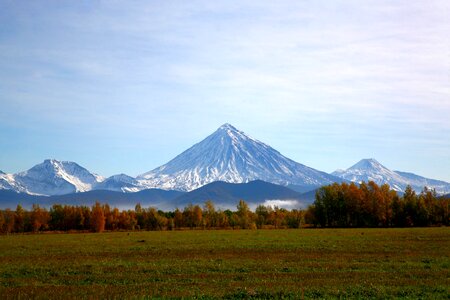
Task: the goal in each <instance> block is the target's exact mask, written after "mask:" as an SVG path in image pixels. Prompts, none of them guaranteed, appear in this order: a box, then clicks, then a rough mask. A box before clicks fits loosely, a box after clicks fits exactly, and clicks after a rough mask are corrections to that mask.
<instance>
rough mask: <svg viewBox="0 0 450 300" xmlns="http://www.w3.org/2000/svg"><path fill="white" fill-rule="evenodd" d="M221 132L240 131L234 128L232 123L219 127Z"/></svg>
mask: <svg viewBox="0 0 450 300" xmlns="http://www.w3.org/2000/svg"><path fill="white" fill-rule="evenodd" d="M219 130H233V131H238V130H237V129H236V127H234V126H233V125H231V124H230V123H225V124H223V125H222V126H220V127H219Z"/></svg>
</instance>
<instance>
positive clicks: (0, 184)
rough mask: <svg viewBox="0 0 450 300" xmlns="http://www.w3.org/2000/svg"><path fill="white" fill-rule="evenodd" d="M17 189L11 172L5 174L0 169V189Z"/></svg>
mask: <svg viewBox="0 0 450 300" xmlns="http://www.w3.org/2000/svg"><path fill="white" fill-rule="evenodd" d="M17 189H18V187H17V184H16V182H15V180H14V176H13V175H12V174H6V173H3V172H2V171H0V190H14V191H16V190H17Z"/></svg>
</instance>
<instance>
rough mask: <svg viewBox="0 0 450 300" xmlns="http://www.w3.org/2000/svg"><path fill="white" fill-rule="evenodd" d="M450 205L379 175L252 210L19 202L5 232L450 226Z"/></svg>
mask: <svg viewBox="0 0 450 300" xmlns="http://www.w3.org/2000/svg"><path fill="white" fill-rule="evenodd" d="M449 206H450V199H449V198H448V197H438V196H437V195H436V193H435V192H434V191H433V190H429V189H426V188H424V190H423V191H422V192H421V193H420V194H416V193H415V192H414V191H413V190H412V188H411V187H409V186H408V187H407V188H406V190H405V192H404V193H403V194H402V195H399V194H398V193H397V192H395V191H393V190H391V189H390V187H389V186H388V185H386V184H385V185H382V186H378V185H377V184H376V183H374V182H373V181H370V182H368V183H365V182H363V183H361V184H358V185H357V184H354V183H350V184H347V183H341V184H338V183H334V184H332V185H328V186H323V187H321V188H320V189H318V190H317V192H316V200H315V202H314V204H313V205H311V206H309V207H308V208H307V209H304V210H299V209H292V210H287V209H284V208H279V207H271V206H264V205H259V206H257V207H256V209H255V210H254V211H252V210H251V209H250V208H249V206H248V204H247V203H246V202H245V201H244V200H240V201H239V203H238V205H237V209H236V210H235V211H231V210H221V209H216V207H215V205H214V203H213V202H212V201H206V202H205V203H204V205H203V206H200V205H192V204H191V205H188V206H186V207H185V208H184V209H176V210H175V211H169V212H165V211H161V210H158V209H157V208H154V207H149V208H143V207H141V205H140V204H137V205H136V207H135V209H134V210H119V209H118V208H111V207H110V206H109V205H108V204H101V203H99V202H97V203H95V205H93V206H92V207H89V206H71V205H59V204H54V205H53V206H52V207H51V208H50V209H49V210H47V209H45V208H42V207H40V206H39V205H33V207H32V209H31V210H25V209H23V207H22V206H21V205H17V207H16V209H15V210H11V209H5V210H2V211H0V232H1V233H3V234H10V233H24V232H43V231H94V232H102V231H105V230H107V231H133V230H182V229H279V228H301V227H412V226H420V227H424V226H448V225H449V223H450V213H449V211H450V210H449Z"/></svg>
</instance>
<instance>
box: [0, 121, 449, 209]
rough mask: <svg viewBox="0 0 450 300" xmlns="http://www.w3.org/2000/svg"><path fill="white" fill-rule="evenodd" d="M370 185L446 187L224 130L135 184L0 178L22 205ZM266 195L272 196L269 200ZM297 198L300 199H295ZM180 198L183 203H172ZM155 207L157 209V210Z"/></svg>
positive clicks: (68, 172) (66, 170) (60, 172)
mask: <svg viewBox="0 0 450 300" xmlns="http://www.w3.org/2000/svg"><path fill="white" fill-rule="evenodd" d="M369 180H373V181H375V182H376V183H377V184H384V183H387V184H389V185H390V186H391V188H393V189H394V190H397V191H404V189H405V188H406V186H407V185H411V186H412V187H413V189H415V190H416V191H417V192H420V191H421V190H422V189H423V187H424V186H426V187H429V188H434V189H436V191H437V192H438V193H440V194H445V193H449V192H450V183H447V182H444V181H439V180H434V179H428V178H424V177H421V176H419V175H415V174H412V173H407V172H401V171H392V170H390V169H388V168H386V167H384V166H383V165H382V164H380V163H379V162H377V161H376V160H375V159H363V160H361V161H359V162H358V163H357V164H355V165H353V166H351V167H350V168H348V169H346V170H337V171H335V172H333V173H331V174H328V173H325V172H322V171H319V170H316V169H313V168H311V167H308V166H305V165H303V164H300V163H298V162H295V161H293V160H291V159H289V158H287V157H285V156H283V155H282V154H281V153H280V152H278V151H277V150H275V149H273V148H272V147H270V146H269V145H267V144H264V143H263V142H260V141H258V140H256V139H254V138H252V137H250V136H248V135H247V134H245V133H244V132H242V131H240V130H238V129H236V128H235V127H233V126H232V125H230V124H224V125H222V126H221V127H220V128H218V129H217V130H216V131H215V132H214V133H212V134H211V135H209V136H208V137H206V138H205V139H204V140H202V141H200V142H199V143H197V144H195V145H194V146H192V147H191V148H189V149H187V150H186V151H184V152H182V153H181V154H180V155H178V156H176V157H175V158H174V159H172V160H171V161H169V162H168V163H166V164H164V165H162V166H160V167H158V168H155V169H153V170H151V171H149V172H146V173H143V174H142V175H139V176H137V177H136V178H135V177H131V176H128V175H125V174H118V175H113V176H111V177H108V178H104V177H102V176H100V175H97V174H95V173H92V172H90V171H88V170H87V169H85V168H84V167H82V166H80V165H78V164H77V163H75V162H69V161H58V160H55V159H47V160H45V161H44V162H42V163H40V164H38V165H36V166H34V167H32V168H31V169H29V170H27V171H24V172H20V173H16V174H6V173H4V172H1V171H0V192H1V193H3V194H2V195H5V194H8V197H10V198H13V197H12V195H13V194H11V192H15V193H20V195H23V197H22V198H27V196H25V195H28V196H30V195H34V196H59V198H58V199H66V198H67V199H69V198H70V199H71V201H75V200H77V199H88V198H89V197H90V196H95V195H100V194H99V193H100V191H108V192H111V193H112V194H108V193H105V192H103V194H102V197H103V196H105V195H110V197H112V198H114V197H115V196H112V195H116V194H114V193H117V195H121V194H122V195H121V196H120V197H119V198H120V199H121V200H120V201H122V202H123V201H126V199H128V200H129V201H133V200H134V199H135V198H133V197H134V196H135V195H133V196H124V195H125V194H136V195H137V196H139V195H141V194H139V193H144V191H145V190H149V189H151V190H153V191H161V190H165V191H170V190H173V191H178V193H179V194H177V195H176V197H175V194H173V195H171V196H168V197H162V198H158V199H159V200H161V201H162V202H164V201H172V202H171V203H172V204H174V205H176V204H177V203H179V204H180V205H181V204H183V203H188V202H195V201H203V200H206V198H209V199H211V200H214V201H216V202H218V201H217V199H219V200H220V201H221V202H223V203H230V202H232V201H234V200H235V199H236V198H244V199H245V198H247V199H246V200H248V199H255V201H256V200H258V201H261V200H264V199H262V198H261V197H260V196H258V197H256V196H255V197H254V198H252V196H253V195H261V194H262V193H263V194H264V193H265V197H266V199H287V198H289V197H290V198H292V199H293V200H299V199H302V197H303V199H305V195H309V196H308V197H307V198H308V199H309V200H311V199H312V197H311V195H313V194H314V190H315V189H317V188H318V187H320V186H322V185H327V184H331V183H333V182H349V181H353V182H361V181H369ZM262 182H264V184H269V185H270V184H271V185H270V186H268V185H265V186H264V189H261V188H262V187H261V186H258V185H262ZM245 183H249V185H246V186H245V189H244V188H242V187H241V186H240V185H239V184H245ZM233 184H238V185H237V186H234V185H233ZM275 185H276V188H275V187H274V186H275ZM244 190H245V192H244ZM294 190H295V191H294ZM205 191H206V192H205ZM236 191H237V192H236ZM262 191H264V192H262ZM270 191H276V192H274V193H272V194H271V192H270ZM308 192H309V193H308ZM300 193H306V194H303V196H302V197H300V196H299V195H300ZM159 194H161V193H159ZM66 195H78V196H70V197H69V196H66ZM287 195H289V197H287ZM61 196H64V197H65V198H64V197H61ZM172 196H173V197H172ZM83 197H84V198H83ZM155 197H156V196H155ZM178 197H181V198H180V199H178V200H176V201H175V199H176V198H178ZM0 198H1V199H3V198H4V197H3V198H2V197H0ZM119 198H118V199H119ZM144 198H145V197H144ZM212 198H216V199H212ZM1 199H0V200H1ZM51 199H52V198H47V200H51ZM89 199H90V198H89ZM114 199H116V198H114ZM141 199H142V197H141ZM145 199H147V198H145ZM199 199H202V200H199ZM155 200H156V199H155ZM159 200H158V201H159ZM158 201H157V202H158ZM161 201H159V202H158V203H159V204H161ZM75 202H76V201H75ZM149 203H150V202H149Z"/></svg>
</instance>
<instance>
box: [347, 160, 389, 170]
mask: <svg viewBox="0 0 450 300" xmlns="http://www.w3.org/2000/svg"><path fill="white" fill-rule="evenodd" d="M373 168H384V169H386V167H385V166H383V165H382V164H380V163H379V162H378V161H377V160H376V159H375V158H365V159H361V160H360V161H359V162H357V163H356V164H354V165H353V166H351V167H350V168H349V169H373Z"/></svg>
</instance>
